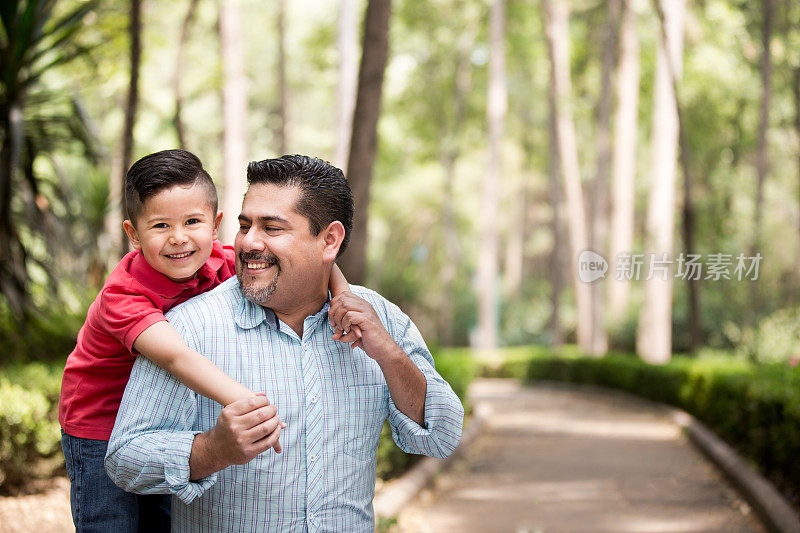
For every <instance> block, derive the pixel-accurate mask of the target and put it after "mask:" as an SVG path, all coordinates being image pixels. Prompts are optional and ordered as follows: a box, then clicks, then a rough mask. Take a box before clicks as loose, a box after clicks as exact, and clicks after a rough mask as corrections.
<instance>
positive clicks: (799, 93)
mask: <svg viewBox="0 0 800 533" xmlns="http://www.w3.org/2000/svg"><path fill="white" fill-rule="evenodd" d="M792 79H793V81H794V83H792V94H793V95H794V131H795V134H796V136H797V138H798V140H800V66H796V67H794V68H793V69H792ZM797 172H798V177H800V145H798V157H797ZM797 190H798V195H799V196H798V199H797V200H798V207H800V182H799V183H798V188H797ZM798 212H799V213H800V209H798ZM798 220H800V216H798ZM797 229H798V232H797V236H798V239H799V240H798V246H797V254H798V256H797V261H798V262H797V264H798V265H800V227H798V228H797Z"/></svg>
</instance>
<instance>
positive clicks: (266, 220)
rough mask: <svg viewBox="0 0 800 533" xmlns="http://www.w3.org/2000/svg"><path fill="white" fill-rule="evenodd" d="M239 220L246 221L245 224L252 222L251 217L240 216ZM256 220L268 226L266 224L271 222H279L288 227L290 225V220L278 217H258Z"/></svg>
mask: <svg viewBox="0 0 800 533" xmlns="http://www.w3.org/2000/svg"><path fill="white" fill-rule="evenodd" d="M239 220H241V221H244V222H252V220H251V219H250V217H248V216H246V215H239ZM256 220H258V221H259V222H261V223H262V224H266V223H269V222H277V223H279V224H286V225H288V224H289V221H288V220H286V219H285V218H283V217H279V216H278V215H267V216H263V217H256Z"/></svg>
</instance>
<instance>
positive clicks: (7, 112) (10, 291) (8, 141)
mask: <svg viewBox="0 0 800 533" xmlns="http://www.w3.org/2000/svg"><path fill="white" fill-rule="evenodd" d="M21 100H22V98H20V97H17V98H14V97H13V95H8V101H9V102H10V104H9V105H8V107H3V108H2V109H0V128H2V131H3V132H6V135H4V136H3V140H2V147H0V292H2V294H3V296H5V299H6V302H7V303H8V306H9V308H10V309H11V312H12V316H13V317H14V318H15V319H17V321H18V322H20V323H24V321H23V317H24V314H25V313H26V310H27V309H28V307H29V302H28V298H27V294H26V290H25V285H26V282H27V278H28V276H27V271H26V269H25V249H24V248H23V247H22V246H21V244H20V242H19V237H18V235H17V230H16V227H15V225H14V219H13V216H12V209H11V198H12V194H13V192H12V191H13V190H14V187H13V182H14V174H15V172H16V169H17V167H18V165H19V157H20V150H21V147H22V141H23V136H24V127H25V126H24V123H23V118H22V104H21Z"/></svg>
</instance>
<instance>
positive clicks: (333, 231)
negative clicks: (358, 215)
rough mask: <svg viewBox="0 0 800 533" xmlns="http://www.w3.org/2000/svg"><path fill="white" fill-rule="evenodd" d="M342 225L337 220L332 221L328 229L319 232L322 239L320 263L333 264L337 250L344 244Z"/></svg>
mask: <svg viewBox="0 0 800 533" xmlns="http://www.w3.org/2000/svg"><path fill="white" fill-rule="evenodd" d="M344 235H345V231H344V225H342V223H341V222H339V221H338V220H334V221H333V222H331V223H330V224H328V227H327V228H325V229H323V230H322V231H321V232H320V237H321V238H322V261H323V262H325V263H333V262H334V261H336V256H337V255H338V254H339V248H341V247H342V242H344Z"/></svg>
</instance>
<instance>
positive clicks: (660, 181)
mask: <svg viewBox="0 0 800 533" xmlns="http://www.w3.org/2000/svg"><path fill="white" fill-rule="evenodd" d="M658 1H659V2H661V4H660V5H661V7H660V9H661V10H662V11H661V12H662V13H663V17H662V20H663V24H664V31H663V32H662V38H661V39H659V44H658V51H657V55H656V71H655V80H654V87H653V91H654V96H653V129H652V132H651V135H652V140H651V143H652V154H653V155H652V171H651V175H652V181H651V188H650V199H649V204H648V212H647V226H646V236H645V243H646V244H645V246H646V252H647V253H648V254H652V255H648V256H647V257H648V258H650V259H651V260H652V258H653V257H654V256H655V257H657V258H660V257H661V254H664V253H666V254H667V255H668V256H671V255H672V248H673V231H674V226H675V171H676V163H677V161H676V159H677V157H676V155H677V149H678V113H677V101H676V98H675V87H676V84H677V81H678V80H679V79H680V77H681V73H682V70H683V69H682V55H683V19H684V11H685V4H684V0H671V1H662V0H658ZM670 65H672V68H670ZM671 71H672V72H671ZM673 75H674V78H673ZM672 286H673V283H672V275H671V274H669V273H668V274H667V275H666V279H663V278H662V277H659V276H658V275H655V276H653V277H652V279H649V280H646V281H645V282H644V288H645V298H644V305H643V307H642V311H641V314H640V317H639V327H638V330H637V335H636V350H637V352H638V353H639V355H640V356H641V357H642V358H643V359H644V360H645V361H647V362H650V363H656V364H660V363H666V362H667V361H669V360H670V358H671V356H672Z"/></svg>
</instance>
